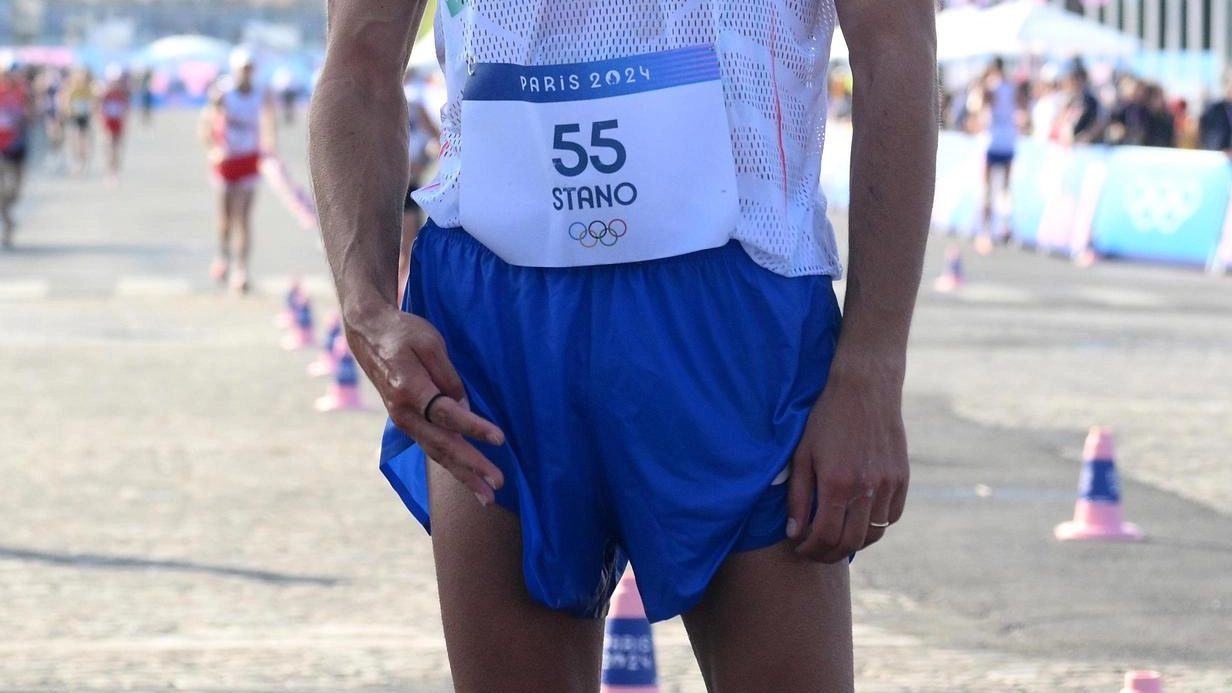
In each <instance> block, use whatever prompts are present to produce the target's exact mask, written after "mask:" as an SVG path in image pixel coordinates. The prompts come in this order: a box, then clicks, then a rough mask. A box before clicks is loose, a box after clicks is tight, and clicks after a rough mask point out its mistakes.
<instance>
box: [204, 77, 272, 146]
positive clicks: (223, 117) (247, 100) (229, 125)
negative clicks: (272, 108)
mask: <svg viewBox="0 0 1232 693" xmlns="http://www.w3.org/2000/svg"><path fill="white" fill-rule="evenodd" d="M263 104H264V96H263V95H262V93H261V91H260V90H259V89H257V87H255V86H253V87H251V88H250V89H248V91H246V92H245V91H242V90H240V89H239V88H238V87H236V86H233V85H228V86H227V88H226V89H225V90H224V91H223V92H222V101H221V109H220V112H219V114H218V122H217V124H216V125H215V131H214V134H215V138H216V139H217V142H218V144H219V146H221V147H222V148H223V150H224V155H225V157H226V158H235V157H239V156H249V155H252V154H256V153H258V152H259V151H260V150H261V107H262V105H263Z"/></svg>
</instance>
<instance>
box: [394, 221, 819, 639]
mask: <svg viewBox="0 0 1232 693" xmlns="http://www.w3.org/2000/svg"><path fill="white" fill-rule="evenodd" d="M403 309H404V310H407V311H409V312H412V313H414V314H416V315H419V316H422V317H424V318H425V319H427V320H428V321H429V322H431V323H432V324H433V325H434V326H435V327H436V328H437V329H438V330H439V331H440V333H441V335H442V336H443V337H444V339H445V344H446V347H447V349H448V352H449V356H450V358H451V360H452V362H453V364H454V366H455V367H456V368H457V371H458V373H459V374H460V375H461V377H462V380H463V382H464V383H465V385H466V389H467V396H468V397H469V399H470V404H471V407H472V409H474V411H476V412H477V413H478V414H480V415H481V416H483V417H485V418H487V419H489V420H490V421H492V422H493V423H495V424H496V425H497V426H500V427H501V429H502V430H504V431H505V435H506V443H505V445H504V446H501V447H493V446H490V445H487V444H483V443H478V444H477V446H478V449H479V450H480V452H482V453H483V454H484V455H486V456H487V457H488V459H490V460H492V462H493V463H494V464H496V465H497V466H498V467H500V468H501V471H502V472H504V475H505V486H504V488H502V489H501V490H500V491H499V492H497V494H496V500H497V503H499V504H500V505H501V506H503V507H505V508H507V509H508V510H510V511H511V512H513V513H515V514H516V515H517V516H518V517H519V519H520V524H521V528H522V546H523V558H522V567H523V571H524V573H525V576H526V584H527V587H528V588H529V591H530V594H531V596H532V597H533V598H534V599H535V600H536V601H537V602H539V603H541V604H543V605H545V606H547V607H550V608H553V609H558V610H562V611H565V612H568V613H570V614H573V615H575V616H579V617H592V618H593V617H598V616H600V615H601V614H602V613H603V611H604V608H605V606H606V604H607V600H608V597H609V596H610V595H611V592H612V590H613V589H614V588H615V586H616V582H617V581H618V580H619V578H620V575H621V573H622V572H623V571H624V568H625V564H626V562H631V563H632V564H633V566H634V568H635V569H636V570H637V582H638V587H639V588H640V590H641V594H642V600H643V601H644V603H645V605H646V614H647V616H648V617H649V618H650V620H652V621H659V620H663V619H666V618H671V617H672V616H675V615H677V614H680V613H682V612H684V611H687V610H689V609H690V608H692V607H693V606H695V605H696V604H697V602H698V601H699V600H700V599H701V597H702V594H703V593H704V592H705V590H706V586H707V584H708V583H709V582H710V579H711V577H712V576H713V575H714V573H715V571H716V570H717V569H718V568H719V566H720V564H721V563H722V562H723V560H724V559H725V558H726V557H727V556H728V554H730V553H731V552H733V551H751V550H755V549H760V548H765V547H767V546H770V545H772V544H775V543H778V542H779V541H782V540H784V539H785V538H786V526H787V486H788V485H787V483H785V479H786V476H787V475H786V473H784V472H785V470H786V468H787V465H788V463H789V461H790V459H791V456H792V453H793V451H794V450H795V447H796V444H797V443H798V441H799V440H800V438H801V436H802V434H803V431H804V424H805V421H806V420H807V418H808V414H809V411H810V409H811V408H812V406H813V404H814V403H815V402H816V401H817V398H818V397H819V396H820V394H821V391H822V388H823V387H824V386H825V382H826V376H827V374H828V372H829V368H830V362H831V360H832V358H833V355H834V348H835V342H836V339H837V337H838V330H839V323H840V315H839V308H838V303H837V301H836V299H835V296H834V291H833V287H832V282H831V279H830V278H829V277H824V276H806V277H797V278H788V277H784V276H780V275H778V274H775V273H773V272H770V271H769V270H766V269H764V268H762V267H760V266H758V265H757V264H756V263H754V262H753V260H751V259H750V258H749V257H748V255H747V254H746V253H745V251H744V249H743V248H742V247H741V246H740V244H739V243H737V242H735V241H733V242H731V243H728V244H727V245H725V246H723V247H720V248H715V249H712V250H703V251H700V252H696V253H690V254H688V255H681V256H677V257H672V258H667V259H663V260H652V261H648V262H639V263H629V264H622V265H600V266H587V267H569V268H533V267H519V266H513V265H509V264H507V263H505V262H504V261H502V260H501V259H499V258H498V257H496V255H494V254H493V253H492V252H491V251H489V250H488V249H487V248H486V247H484V246H483V245H482V244H480V243H479V242H478V241H476V240H475V239H474V238H473V237H471V236H470V235H469V234H467V233H466V232H465V231H463V230H462V229H458V228H441V227H438V226H436V225H435V224H433V223H432V222H431V221H429V222H428V224H427V225H426V226H425V227H424V229H423V230H422V231H421V233H420V234H419V237H418V239H417V240H416V241H415V246H414V252H413V253H412V255H411V273H410V279H409V282H408V287H407V291H406V298H405V303H404V305H403ZM381 471H382V472H383V473H384V474H385V476H386V478H388V479H389V482H390V483H391V484H392V485H393V487H394V489H395V490H396V491H397V493H398V495H399V496H400V497H401V498H402V501H403V502H404V503H405V504H406V505H407V507H408V508H409V509H410V510H411V512H412V513H413V514H414V515H415V517H416V518H417V519H418V520H419V521H420V522H421V523H422V524H423V525H424V527H425V528H426V529H428V530H429V531H431V524H430V516H429V512H428V487H427V481H426V469H425V458H424V454H423V451H422V450H421V449H420V448H419V447H418V446H416V445H415V444H414V442H413V441H411V439H410V438H408V437H407V436H406V435H405V434H404V433H402V432H401V431H400V430H398V429H397V428H395V427H394V426H393V425H392V424H387V425H386V429H385V435H384V440H383V442H382V448H381Z"/></svg>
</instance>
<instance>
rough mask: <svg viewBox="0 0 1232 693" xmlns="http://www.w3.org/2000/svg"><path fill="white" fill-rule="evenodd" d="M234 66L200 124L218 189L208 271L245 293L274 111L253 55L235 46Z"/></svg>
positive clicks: (213, 93)
mask: <svg viewBox="0 0 1232 693" xmlns="http://www.w3.org/2000/svg"><path fill="white" fill-rule="evenodd" d="M230 65H231V74H230V75H228V76H227V77H225V78H223V79H222V80H221V81H220V82H219V83H218V85H216V86H215V88H214V89H213V90H211V93H210V100H209V104H208V105H207V106H206V108H205V110H204V111H203V113H202V118H201V126H200V135H201V138H202V140H203V141H204V142H205V146H206V149H207V152H208V154H207V155H208V158H209V162H210V166H211V171H212V174H213V178H214V181H215V184H216V185H217V188H218V255H217V257H215V259H214V262H213V264H212V265H211V266H210V275H211V276H212V277H213V278H214V280H215V281H217V282H219V283H220V284H222V283H229V284H230V286H231V289H232V290H234V291H236V292H237V293H247V292H248V290H249V288H250V286H251V285H250V277H249V267H248V259H249V255H250V253H251V251H252V205H253V198H254V196H255V195H256V187H257V184H258V183H259V182H260V180H261V156H262V154H264V153H267V152H271V151H273V148H274V138H275V130H274V128H275V125H274V120H275V115H274V104H273V100H272V99H271V98H270V95H269V93H268V91H266V90H265V89H263V88H261V87H260V86H259V85H257V83H256V81H255V80H254V74H255V72H256V61H255V58H254V57H253V55H252V53H250V52H249V51H247V50H244V49H236V51H235V52H234V53H233V54H232V55H231V60H230Z"/></svg>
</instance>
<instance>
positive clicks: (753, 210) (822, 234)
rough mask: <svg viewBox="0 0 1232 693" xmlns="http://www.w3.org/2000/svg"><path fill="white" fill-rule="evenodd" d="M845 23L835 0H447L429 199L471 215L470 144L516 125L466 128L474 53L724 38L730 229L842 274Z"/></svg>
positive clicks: (570, 50) (441, 19)
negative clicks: (465, 184) (835, 61)
mask: <svg viewBox="0 0 1232 693" xmlns="http://www.w3.org/2000/svg"><path fill="white" fill-rule="evenodd" d="M834 26H835V10H834V4H833V0H800V1H793V0H768V1H767V2H764V3H753V2H748V0H691V1H681V0H446V1H444V2H441V3H439V10H438V15H437V20H436V36H437V50H438V55H440V56H441V57H442V67H443V68H444V70H445V76H446V82H447V86H448V92H449V100H448V102H447V104H446V105H445V108H444V109H443V113H442V135H441V139H442V149H441V167H440V172H439V174H438V176H437V179H436V180H435V181H434V182H433V183H432V184H431V185H429V186H427V187H425V188H424V189H422V190H421V191H419V192H418V193H417V194H416V199H417V200H418V201H419V202H420V204H421V205H422V206H423V207H424V208H425V209H426V210H427V211H428V213H429V214H430V215H431V216H432V218H433V219H434V220H435V221H436V222H437V223H438V224H440V225H442V226H456V225H459V219H460V214H459V198H460V195H459V189H460V185H461V184H462V181H463V178H464V173H463V172H462V170H461V155H460V152H461V149H462V148H463V147H465V142H466V141H468V140H470V139H471V138H475V137H489V136H508V135H509V133H481V132H467V131H465V125H464V123H463V122H462V97H463V86H464V85H465V83H466V80H467V77H468V76H469V73H470V72H471V70H472V69H473V66H474V65H475V64H479V63H513V64H518V65H558V64H565V63H580V62H592V61H598V60H605V59H611V58H624V57H630V56H637V55H645V54H650V53H661V52H664V51H670V50H674V49H682V48H689V47H693V46H698V45H713V46H714V48H715V52H716V53H717V57H718V61H719V74H720V79H721V84H722V97H723V98H722V101H723V103H724V106H725V109H726V114H725V115H726V120H727V124H728V129H729V133H730V146H731V150H732V157H733V159H734V163H735V169H736V172H735V175H736V187H737V198H738V200H737V201H738V205H739V213H738V215H737V219H736V222H735V228H734V229H732V230H731V233H730V236H731V237H732V238H735V239H737V240H739V241H741V242H742V244H743V245H744V247H745V250H746V251H748V253H749V255H750V256H751V257H752V258H753V259H754V260H755V261H756V262H758V263H759V264H761V265H762V266H763V267H766V268H767V269H770V270H772V271H774V272H777V273H779V274H784V275H789V276H795V275H805V274H829V275H831V276H837V275H838V274H839V273H840V267H839V260H838V253H837V250H836V244H835V241H834V234H833V231H832V230H831V228H830V225H829V222H828V220H827V219H826V215H825V213H826V202H825V199H824V197H823V196H822V194H821V192H820V190H819V182H818V181H819V174H820V160H821V150H822V141H823V139H824V134H825V114H826V74H827V68H828V58H829V49H830V40H831V37H832V34H833V30H834ZM664 117H670V114H665V116H664ZM664 183H665V184H670V182H668V181H665V182H664ZM663 223H664V225H667V224H669V223H671V222H670V220H667V219H665V220H663Z"/></svg>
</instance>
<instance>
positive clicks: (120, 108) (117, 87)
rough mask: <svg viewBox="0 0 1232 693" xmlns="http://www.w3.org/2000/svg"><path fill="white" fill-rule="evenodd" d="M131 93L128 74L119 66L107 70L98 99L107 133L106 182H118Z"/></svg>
mask: <svg viewBox="0 0 1232 693" xmlns="http://www.w3.org/2000/svg"><path fill="white" fill-rule="evenodd" d="M131 101H132V92H130V91H129V88H128V74H127V73H125V71H124V68H122V67H120V66H119V65H112V66H111V67H109V68H107V83H106V84H105V85H104V86H103V93H102V97H101V98H100V99H99V111H100V112H101V113H102V116H103V129H104V130H106V131H107V180H108V181H109V182H111V183H117V182H119V180H120V150H121V149H122V148H123V144H124V125H125V122H126V121H127V120H128V110H129V106H130V102H131Z"/></svg>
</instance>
